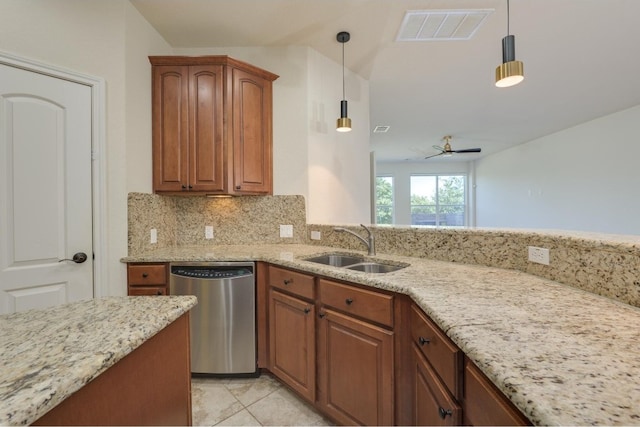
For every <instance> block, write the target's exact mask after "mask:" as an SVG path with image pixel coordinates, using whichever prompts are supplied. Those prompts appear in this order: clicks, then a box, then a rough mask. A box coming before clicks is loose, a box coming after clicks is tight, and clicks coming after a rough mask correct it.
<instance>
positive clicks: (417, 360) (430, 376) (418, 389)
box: [412, 345, 462, 426]
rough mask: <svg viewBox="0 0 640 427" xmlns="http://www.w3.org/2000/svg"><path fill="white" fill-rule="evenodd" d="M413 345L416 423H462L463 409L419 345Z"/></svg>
mask: <svg viewBox="0 0 640 427" xmlns="http://www.w3.org/2000/svg"><path fill="white" fill-rule="evenodd" d="M412 347H413V355H414V364H413V366H414V368H415V369H414V372H415V378H416V383H415V402H414V406H415V424H416V425H418V426H451V425H460V421H461V418H462V410H461V408H460V406H459V405H458V404H457V403H456V401H455V400H454V398H453V397H452V396H451V395H450V394H449V391H448V390H447V388H446V387H445V386H444V384H442V382H441V381H440V379H439V378H438V376H437V375H436V373H435V372H434V371H433V369H432V368H431V366H429V363H427V361H426V360H425V358H424V356H423V355H422V352H421V351H420V350H419V349H418V347H417V346H415V345H414V346H412Z"/></svg>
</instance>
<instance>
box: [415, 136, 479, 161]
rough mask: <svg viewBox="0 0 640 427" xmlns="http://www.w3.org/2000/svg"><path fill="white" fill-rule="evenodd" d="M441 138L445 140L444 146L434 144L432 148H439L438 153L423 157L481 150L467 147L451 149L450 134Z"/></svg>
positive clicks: (428, 157)
mask: <svg viewBox="0 0 640 427" xmlns="http://www.w3.org/2000/svg"><path fill="white" fill-rule="evenodd" d="M442 140H443V141H444V142H445V144H444V147H440V146H439V145H434V146H433V148H435V149H436V150H440V152H439V153H438V154H433V155H431V156H427V157H425V159H430V158H432V157H437V156H450V155H452V154H453V153H479V152H480V151H482V150H481V149H480V148H467V149H464V150H452V149H451V144H450V143H449V141H451V135H447V136H445V137H444V138H442Z"/></svg>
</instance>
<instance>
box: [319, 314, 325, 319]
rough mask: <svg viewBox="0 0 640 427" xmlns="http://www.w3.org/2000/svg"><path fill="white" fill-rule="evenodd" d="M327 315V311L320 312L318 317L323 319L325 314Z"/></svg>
mask: <svg viewBox="0 0 640 427" xmlns="http://www.w3.org/2000/svg"><path fill="white" fill-rule="evenodd" d="M326 315H327V313H320V314H318V317H319V318H321V319H324V316H326Z"/></svg>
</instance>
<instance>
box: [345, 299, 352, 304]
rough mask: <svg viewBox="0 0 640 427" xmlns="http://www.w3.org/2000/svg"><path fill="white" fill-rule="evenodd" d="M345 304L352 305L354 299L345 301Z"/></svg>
mask: <svg viewBox="0 0 640 427" xmlns="http://www.w3.org/2000/svg"><path fill="white" fill-rule="evenodd" d="M344 302H346V303H347V305H351V304H353V299H352V298H347V299H346V300H344Z"/></svg>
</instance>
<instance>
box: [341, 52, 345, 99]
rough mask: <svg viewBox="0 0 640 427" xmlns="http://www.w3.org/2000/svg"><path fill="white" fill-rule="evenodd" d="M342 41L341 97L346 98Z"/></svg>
mask: <svg viewBox="0 0 640 427" xmlns="http://www.w3.org/2000/svg"><path fill="white" fill-rule="evenodd" d="M344 43H345V42H342V99H346V98H345V90H344Z"/></svg>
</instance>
